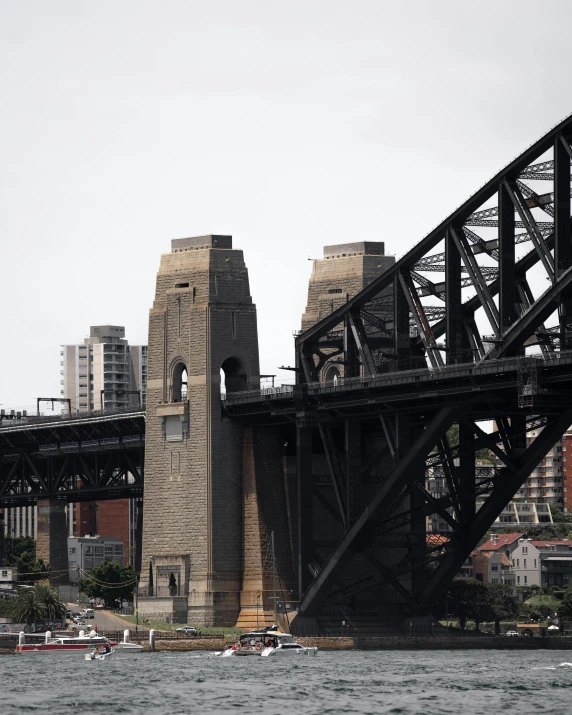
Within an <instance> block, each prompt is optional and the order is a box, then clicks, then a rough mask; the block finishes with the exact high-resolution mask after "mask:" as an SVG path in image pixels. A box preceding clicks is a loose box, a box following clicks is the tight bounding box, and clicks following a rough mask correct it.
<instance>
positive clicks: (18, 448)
mask: <svg viewBox="0 0 572 715" xmlns="http://www.w3.org/2000/svg"><path fill="white" fill-rule="evenodd" d="M144 451H145V419H144V414H143V413H141V412H139V413H137V414H133V415H128V414H122V415H115V414H110V415H103V416H101V415H99V416H97V415H96V416H90V415H86V416H85V418H75V419H68V418H66V417H62V419H61V420H60V419H48V420H45V421H42V420H37V419H36V420H31V421H30V423H29V424H25V423H22V424H20V425H18V426H16V427H12V428H3V429H0V505H2V504H3V505H5V506H16V505H18V504H20V505H24V504H31V503H34V502H35V500H36V499H37V498H45V497H53V498H58V499H63V500H66V501H70V502H71V501H85V500H90V499H97V500H100V499H108V498H120V497H130V496H140V495H141V494H142V491H143V464H144Z"/></svg>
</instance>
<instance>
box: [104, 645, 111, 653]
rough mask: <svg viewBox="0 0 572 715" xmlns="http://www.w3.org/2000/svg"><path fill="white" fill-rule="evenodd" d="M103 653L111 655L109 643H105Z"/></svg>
mask: <svg viewBox="0 0 572 715" xmlns="http://www.w3.org/2000/svg"><path fill="white" fill-rule="evenodd" d="M105 652H106V653H111V646H110V645H109V643H106V644H105Z"/></svg>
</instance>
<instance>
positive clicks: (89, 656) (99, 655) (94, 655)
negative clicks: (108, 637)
mask: <svg viewBox="0 0 572 715" xmlns="http://www.w3.org/2000/svg"><path fill="white" fill-rule="evenodd" d="M113 653H114V651H113V649H111V650H110V651H109V653H99V652H97V653H96V652H95V651H93V652H92V653H85V655H84V656H83V657H84V659H85V660H105V659H106V658H108V657H109V656H110V655H113Z"/></svg>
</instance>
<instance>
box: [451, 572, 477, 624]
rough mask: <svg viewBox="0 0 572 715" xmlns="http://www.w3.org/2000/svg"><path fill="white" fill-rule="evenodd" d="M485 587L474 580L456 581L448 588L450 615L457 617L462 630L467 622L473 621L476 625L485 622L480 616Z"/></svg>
mask: <svg viewBox="0 0 572 715" xmlns="http://www.w3.org/2000/svg"><path fill="white" fill-rule="evenodd" d="M485 592H486V590H485V585H484V584H483V583H482V582H481V581H477V580H476V579H474V578H467V579H457V580H456V581H453V583H452V584H451V585H450V586H449V589H448V605H449V610H450V612H451V614H453V615H455V616H457V618H458V619H459V623H460V626H461V629H462V630H465V627H466V625H467V621H468V620H469V619H473V620H474V621H475V624H476V628H477V631H478V630H479V627H478V624H479V623H482V622H483V620H485V619H484V618H483V617H482V616H483V614H482V602H483V600H484V598H485V595H484V594H485Z"/></svg>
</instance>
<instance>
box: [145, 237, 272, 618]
mask: <svg viewBox="0 0 572 715" xmlns="http://www.w3.org/2000/svg"><path fill="white" fill-rule="evenodd" d="M171 249H172V250H171V253H168V254H164V255H163V256H162V257H161V265H160V268H159V272H158V274H157V286H156V293H155V302H154V304H153V308H152V309H151V312H150V317H149V352H148V377H147V425H146V448H145V497H144V512H143V557H142V567H141V588H140V599H139V603H140V610H141V612H142V613H145V614H148V615H156V616H165V615H167V616H174V617H176V618H178V619H180V620H186V619H187V618H188V620H189V621H191V622H192V623H196V624H199V625H203V626H212V625H221V626H222V625H234V624H235V623H236V621H237V618H238V614H239V611H240V592H241V588H242V574H243V556H244V554H243V552H244V549H243V543H244V537H243V492H242V458H243V428H242V426H241V425H239V424H237V423H235V422H233V421H231V420H229V419H228V418H226V417H224V415H223V411H222V409H221V387H222V388H223V392H224V391H226V392H227V393H229V392H233V391H238V390H248V389H257V388H259V386H260V378H259V375H260V370H259V364H258V335H257V325H256V308H255V306H254V305H253V304H252V299H251V297H250V290H249V283H248V272H247V269H246V266H245V264H244V258H243V254H242V251H240V250H235V249H233V248H232V238H231V237H230V236H202V237H198V238H188V239H179V240H174V241H172V244H171ZM221 375H222V380H221ZM221 382H223V385H221ZM171 574H172V575H173V576H174V580H173V578H172V577H171ZM151 579H152V583H150V581H151Z"/></svg>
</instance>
